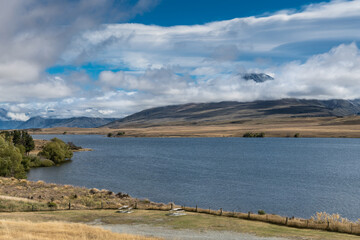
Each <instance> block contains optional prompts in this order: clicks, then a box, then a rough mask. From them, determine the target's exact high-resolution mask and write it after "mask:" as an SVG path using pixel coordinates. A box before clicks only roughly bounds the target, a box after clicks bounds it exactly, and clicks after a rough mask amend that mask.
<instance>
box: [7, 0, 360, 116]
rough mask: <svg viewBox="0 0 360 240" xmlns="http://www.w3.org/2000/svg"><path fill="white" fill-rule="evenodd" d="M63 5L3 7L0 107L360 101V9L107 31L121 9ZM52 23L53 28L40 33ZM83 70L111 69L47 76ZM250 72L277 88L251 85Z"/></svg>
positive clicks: (136, 9) (90, 109) (141, 4)
mask: <svg viewBox="0 0 360 240" xmlns="http://www.w3.org/2000/svg"><path fill="white" fill-rule="evenodd" d="M50 2H51V1H49V3H50ZM53 2H55V3H54V4H49V5H47V6H43V5H41V4H38V3H37V1H35V0H29V3H28V2H27V3H26V4H24V5H23V4H22V1H20V0H14V1H7V2H6V3H5V2H1V0H0V36H2V37H1V38H0V52H2V55H1V56H0V83H1V86H0V102H6V103H8V104H10V102H11V104H10V105H11V106H12V107H13V108H14V109H16V111H15V110H14V111H11V112H15V113H17V114H19V113H21V112H23V113H29V114H28V115H25V116H35V115H39V114H40V115H43V116H62V117H71V116H81V115H88V116H98V117H99V116H103V115H106V116H117V117H120V116H124V115H127V114H131V113H134V112H136V111H139V110H142V109H145V108H149V107H156V106H162V105H169V104H180V103H188V102H210V101H227V100H229V101H253V100H259V99H279V98H286V97H298V98H321V99H329V98H346V99H352V98H360V87H358V86H360V79H359V76H360V70H359V69H360V51H359V49H358V47H357V45H356V42H359V41H360V31H359V30H358V28H359V22H360V0H353V1H345V0H336V1H331V2H327V3H321V4H312V5H310V6H307V7H305V8H304V9H302V10H300V11H298V12H290V11H282V12H277V13H274V14H272V15H269V16H264V17H248V18H236V19H232V20H227V21H218V22H212V23H208V24H204V25H194V26H173V27H160V26H154V25H150V26H148V25H143V24H106V25H100V26H99V25H98V24H99V23H102V22H104V21H103V20H104V19H105V18H106V17H107V16H105V15H106V13H107V12H106V11H107V10H108V9H109V6H112V5H111V4H113V3H115V2H116V1H107V2H106V4H105V5H104V6H103V5H102V3H104V2H103V1H101V0H91V1H85V0H82V1H66V4H65V5H62V2H60V1H53ZM156 3H157V1H146V0H141V1H138V3H137V4H136V5H135V6H133V7H131V8H130V9H129V8H126V11H125V10H119V11H118V12H117V14H115V15H116V16H110V17H109V18H110V19H113V20H114V19H119V18H118V17H117V16H120V20H121V19H126V18H129V17H131V16H133V15H134V14H137V13H140V12H143V11H147V10H148V9H149V8H151V7H152V6H154V4H156ZM4 4H8V5H6V11H5V10H4V8H5V7H4V6H5V5H4ZM34 6H35V7H34ZM26 7H30V11H29V12H27V14H22V13H24V11H25V10H24V9H25V8H26ZM94 9H96V10H99V11H95V12H96V14H95V16H93V15H92V13H93V12H94V11H92V10H94ZM25 12H26V11H25ZM78 16H81V17H80V18H78ZM44 19H49V22H48V23H49V24H39V25H38V22H42V21H40V20H44ZM6 22H7V23H9V22H11V23H12V24H5V23H6ZM110 23H111V22H110ZM84 30H86V32H84ZM351 42H353V43H351ZM83 62H95V63H98V64H100V65H104V66H107V65H110V66H109V70H106V69H105V70H104V71H102V72H101V73H100V75H99V78H98V81H94V80H93V79H91V78H90V77H89V76H88V75H87V74H86V72H85V71H77V72H72V73H70V74H64V75H59V76H49V74H46V73H45V72H44V70H45V69H46V68H47V67H49V66H52V65H54V64H55V63H61V64H65V65H66V64H67V65H72V66H73V65H81V64H82V63H83ZM19 69H22V71H18V70H19ZM110 69H120V70H117V71H111V70H110ZM121 69H123V70H121ZM244 72H258V73H262V72H265V73H267V74H269V75H272V76H274V77H275V80H273V81H267V82H264V83H256V82H254V81H245V80H243V79H242V78H241V74H242V73H244ZM9 108H10V107H9V106H8V105H7V109H9ZM20 116H24V115H20Z"/></svg>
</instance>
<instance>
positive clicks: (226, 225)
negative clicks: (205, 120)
mask: <svg viewBox="0 0 360 240" xmlns="http://www.w3.org/2000/svg"><path fill="white" fill-rule="evenodd" d="M166 213H167V212H164V211H146V210H135V211H134V213H132V214H119V213H115V211H114V210H75V211H55V212H26V213H0V218H6V219H21V220H30V221H38V222H40V221H67V222H81V223H91V222H94V221H101V222H103V223H106V224H148V225H153V226H161V227H169V228H174V229H191V230H197V231H206V230H214V231H233V232H241V233H249V234H254V235H257V236H262V237H285V238H290V239H319V240H320V239H324V240H340V239H341V240H347V239H349V240H352V239H360V237H359V236H354V235H349V234H341V233H332V232H326V231H317V230H309V229H297V228H290V227H284V226H278V225H273V224H268V223H263V222H256V221H248V220H242V219H236V218H230V217H220V216H212V215H207V214H199V213H187V215H186V216H180V217H169V216H166Z"/></svg>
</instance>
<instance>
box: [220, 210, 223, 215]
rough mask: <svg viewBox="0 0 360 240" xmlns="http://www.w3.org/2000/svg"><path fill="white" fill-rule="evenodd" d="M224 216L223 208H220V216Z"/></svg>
mask: <svg viewBox="0 0 360 240" xmlns="http://www.w3.org/2000/svg"><path fill="white" fill-rule="evenodd" d="M222 214H223V210H222V208H220V216H222Z"/></svg>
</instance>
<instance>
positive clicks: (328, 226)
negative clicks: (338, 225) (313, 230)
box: [326, 221, 330, 230]
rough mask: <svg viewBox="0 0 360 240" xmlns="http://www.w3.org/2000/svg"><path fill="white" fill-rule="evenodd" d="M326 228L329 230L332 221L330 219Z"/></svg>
mask: <svg viewBox="0 0 360 240" xmlns="http://www.w3.org/2000/svg"><path fill="white" fill-rule="evenodd" d="M326 229H327V230H329V229H330V222H329V221H327V227H326Z"/></svg>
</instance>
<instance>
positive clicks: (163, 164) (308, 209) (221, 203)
mask: <svg viewBox="0 0 360 240" xmlns="http://www.w3.org/2000/svg"><path fill="white" fill-rule="evenodd" d="M34 137H35V138H37V139H51V138H53V137H54V135H51V136H49V135H48V136H46V135H41V136H40V135H37V136H34ZM56 137H58V138H61V139H62V140H64V141H72V142H74V143H75V144H76V145H80V146H82V147H86V148H92V149H94V151H92V152H80V153H75V154H74V157H73V161H72V162H70V163H66V164H63V165H61V166H58V167H51V168H38V169H32V170H31V171H30V173H29V174H28V178H29V180H44V181H47V182H54V183H60V184H72V185H77V186H86V187H90V188H91V187H96V188H100V189H109V190H112V191H114V192H126V193H129V194H130V195H131V196H133V197H138V198H148V199H150V200H152V201H156V202H164V203H168V202H175V203H176V204H180V205H186V206H195V205H196V204H197V205H198V206H199V207H202V208H209V207H210V208H212V209H219V208H224V209H226V210H237V211H243V212H248V211H253V212H257V210H259V209H264V210H265V211H266V212H267V213H275V214H280V215H284V216H297V217H306V218H308V217H310V216H312V215H313V214H314V213H315V212H317V211H326V212H328V213H340V214H341V215H342V216H344V217H347V218H350V219H352V220H357V219H358V218H360V204H359V203H360V139H335V138H333V139H306V138H299V139H294V138H263V139H249V138H106V137H103V136H97V135H59V136H56Z"/></svg>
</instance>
